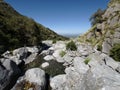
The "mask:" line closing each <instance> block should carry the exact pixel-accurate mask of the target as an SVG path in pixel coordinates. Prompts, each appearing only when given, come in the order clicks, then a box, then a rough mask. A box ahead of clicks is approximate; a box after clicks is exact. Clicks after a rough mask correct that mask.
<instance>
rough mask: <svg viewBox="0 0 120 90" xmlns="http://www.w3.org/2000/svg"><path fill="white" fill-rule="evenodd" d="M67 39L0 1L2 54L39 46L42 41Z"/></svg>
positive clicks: (0, 50) (0, 46) (0, 44)
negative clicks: (16, 49) (20, 48)
mask: <svg viewBox="0 0 120 90" xmlns="http://www.w3.org/2000/svg"><path fill="white" fill-rule="evenodd" d="M46 39H56V40H64V39H67V38H65V37H63V36H60V35H58V34H56V33H55V32H53V31H52V30H50V29H49V28H46V27H44V26H43V25H41V24H39V23H36V22H35V21H34V20H33V19H31V18H28V17H26V16H23V15H21V14H20V13H18V12H17V11H16V10H14V9H13V8H12V7H11V6H10V5H9V4H7V3H6V2H4V1H3V0H0V52H4V51H5V50H12V49H15V48H18V47H21V46H24V45H38V44H40V43H41V40H46Z"/></svg>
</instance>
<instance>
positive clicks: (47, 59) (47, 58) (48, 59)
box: [44, 55, 54, 61]
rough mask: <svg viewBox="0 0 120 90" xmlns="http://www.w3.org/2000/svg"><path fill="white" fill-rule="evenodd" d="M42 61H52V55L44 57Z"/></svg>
mask: <svg viewBox="0 0 120 90" xmlns="http://www.w3.org/2000/svg"><path fill="white" fill-rule="evenodd" d="M44 60H46V61H50V60H54V57H53V56H52V55H47V56H45V57H44Z"/></svg>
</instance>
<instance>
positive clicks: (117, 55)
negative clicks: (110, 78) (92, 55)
mask: <svg viewBox="0 0 120 90" xmlns="http://www.w3.org/2000/svg"><path fill="white" fill-rule="evenodd" d="M110 56H111V57H112V58H113V59H115V60H116V61H119V62H120V43H119V44H115V45H114V46H113V47H112V49H111V50H110Z"/></svg>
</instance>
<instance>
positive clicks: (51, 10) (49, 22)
mask: <svg viewBox="0 0 120 90" xmlns="http://www.w3.org/2000/svg"><path fill="white" fill-rule="evenodd" d="M5 1H6V2H7V3H9V4H10V5H11V6H12V7H13V8H14V9H15V10H17V11H18V12H19V13H21V14H22V15H25V16H28V17H30V18H33V19H34V20H35V21H37V22H38V23H40V24H42V25H44V26H46V27H48V28H50V29H52V30H54V31H55V32H57V33H59V34H79V33H84V32H86V31H87V30H88V29H89V28H90V27H91V25H90V22H89V18H90V16H91V15H92V14H93V13H94V12H95V11H96V10H97V9H98V8H101V9H105V8H106V7H107V4H108V2H109V0H5Z"/></svg>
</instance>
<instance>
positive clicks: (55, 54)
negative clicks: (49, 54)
mask: <svg viewBox="0 0 120 90" xmlns="http://www.w3.org/2000/svg"><path fill="white" fill-rule="evenodd" d="M61 51H62V50H61V49H58V50H55V51H54V53H53V56H54V57H55V58H58V57H60V52H61Z"/></svg>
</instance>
